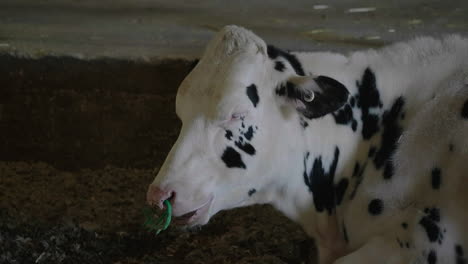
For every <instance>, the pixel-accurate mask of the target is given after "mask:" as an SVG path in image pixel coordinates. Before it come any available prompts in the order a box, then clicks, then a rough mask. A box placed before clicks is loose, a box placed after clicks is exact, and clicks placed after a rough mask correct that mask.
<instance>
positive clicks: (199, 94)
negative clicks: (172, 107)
mask: <svg viewBox="0 0 468 264" xmlns="http://www.w3.org/2000/svg"><path fill="white" fill-rule="evenodd" d="M266 61H267V55H266V45H265V43H264V42H263V40H261V39H260V38H258V37H257V36H255V35H254V34H253V33H251V32H250V31H247V30H245V29H240V28H237V27H234V28H233V29H230V30H229V28H228V29H227V30H223V31H222V32H220V33H219V34H217V35H216V36H215V38H214V39H213V40H212V41H211V42H210V44H209V45H208V48H207V50H206V51H205V53H204V55H203V57H202V58H201V60H200V62H199V63H198V64H197V66H196V67H195V68H194V69H193V71H192V72H191V73H190V74H189V75H188V76H187V78H186V79H185V80H184V81H183V83H182V84H181V86H180V87H179V91H178V94H177V100H176V108H177V112H178V114H179V116H181V115H183V113H181V112H182V111H187V112H194V111H196V112H200V111H202V112H206V113H209V114H213V115H215V113H218V114H219V113H220V112H221V113H224V112H229V111H231V110H230V108H236V107H237V108H242V102H243V101H246V102H245V104H247V101H248V97H247V96H245V89H246V87H248V86H249V85H251V84H256V85H261V83H262V82H263V80H264V77H265V69H266V67H265V65H264V64H265V63H266ZM213 117H214V116H213Z"/></svg>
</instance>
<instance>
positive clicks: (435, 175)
mask: <svg viewBox="0 0 468 264" xmlns="http://www.w3.org/2000/svg"><path fill="white" fill-rule="evenodd" d="M431 176H432V177H431V185H432V189H434V190H438V189H439V188H440V184H441V181H442V179H441V177H442V176H441V171H440V169H439V168H433V169H432V172H431Z"/></svg>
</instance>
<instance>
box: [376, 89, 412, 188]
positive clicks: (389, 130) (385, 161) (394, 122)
mask: <svg viewBox="0 0 468 264" xmlns="http://www.w3.org/2000/svg"><path fill="white" fill-rule="evenodd" d="M404 104H405V100H404V99H403V98H402V97H398V98H397V99H396V100H395V102H394V103H393V105H392V107H391V108H390V110H388V111H385V113H384V114H383V120H382V123H383V127H384V131H383V133H382V143H381V146H380V149H379V150H378V151H377V153H376V155H375V157H374V164H375V167H376V168H377V169H380V168H382V166H384V165H385V172H384V178H385V179H390V178H391V177H392V176H393V171H394V168H393V162H392V161H391V157H392V155H393V153H394V152H395V150H396V148H397V144H398V139H399V138H400V136H401V133H402V131H403V129H402V128H401V127H400V125H399V124H398V116H399V114H400V112H401V111H402V110H403V105H404Z"/></svg>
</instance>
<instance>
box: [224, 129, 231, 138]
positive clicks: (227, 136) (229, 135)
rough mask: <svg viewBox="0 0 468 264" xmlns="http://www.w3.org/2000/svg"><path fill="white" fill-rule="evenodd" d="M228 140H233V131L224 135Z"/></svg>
mask: <svg viewBox="0 0 468 264" xmlns="http://www.w3.org/2000/svg"><path fill="white" fill-rule="evenodd" d="M224 136H225V137H226V138H227V139H228V140H231V139H232V131H231V130H226V134H225V135H224Z"/></svg>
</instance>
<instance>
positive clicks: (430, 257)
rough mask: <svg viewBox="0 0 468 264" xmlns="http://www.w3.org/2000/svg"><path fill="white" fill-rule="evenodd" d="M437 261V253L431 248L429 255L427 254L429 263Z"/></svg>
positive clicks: (434, 263)
mask: <svg viewBox="0 0 468 264" xmlns="http://www.w3.org/2000/svg"><path fill="white" fill-rule="evenodd" d="M436 263H437V254H436V253H435V251H434V250H431V251H430V252H429V255H427V264H436Z"/></svg>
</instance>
